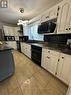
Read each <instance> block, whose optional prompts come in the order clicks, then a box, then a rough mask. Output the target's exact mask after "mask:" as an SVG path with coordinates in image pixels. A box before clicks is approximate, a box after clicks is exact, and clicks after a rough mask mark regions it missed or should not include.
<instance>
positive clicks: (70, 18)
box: [68, 2, 71, 33]
mask: <svg viewBox="0 0 71 95" xmlns="http://www.w3.org/2000/svg"><path fill="white" fill-rule="evenodd" d="M70 4H71V2H70ZM68 21H69V26H68V29H69V33H71V6H70V10H69V18H68Z"/></svg>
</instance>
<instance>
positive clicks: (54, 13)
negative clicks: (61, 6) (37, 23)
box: [49, 6, 58, 19]
mask: <svg viewBox="0 0 71 95" xmlns="http://www.w3.org/2000/svg"><path fill="white" fill-rule="evenodd" d="M57 9H58V6H54V7H52V8H51V9H49V19H54V18H57Z"/></svg>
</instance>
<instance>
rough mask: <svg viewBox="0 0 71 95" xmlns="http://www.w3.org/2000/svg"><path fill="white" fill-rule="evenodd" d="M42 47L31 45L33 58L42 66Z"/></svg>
mask: <svg viewBox="0 0 71 95" xmlns="http://www.w3.org/2000/svg"><path fill="white" fill-rule="evenodd" d="M41 55H42V47H39V46H36V45H31V59H32V60H33V61H34V62H35V63H36V64H37V65H39V66H41Z"/></svg>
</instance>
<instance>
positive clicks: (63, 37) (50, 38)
mask: <svg viewBox="0 0 71 95" xmlns="http://www.w3.org/2000/svg"><path fill="white" fill-rule="evenodd" d="M67 39H71V34H58V35H57V34H54V35H45V36H44V42H48V43H54V44H66V43H67Z"/></svg>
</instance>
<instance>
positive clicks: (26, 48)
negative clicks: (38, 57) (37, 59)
mask: <svg viewBox="0 0 71 95" xmlns="http://www.w3.org/2000/svg"><path fill="white" fill-rule="evenodd" d="M21 52H22V53H24V54H25V55H26V56H28V57H29V58H31V45H29V44H26V43H21Z"/></svg>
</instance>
